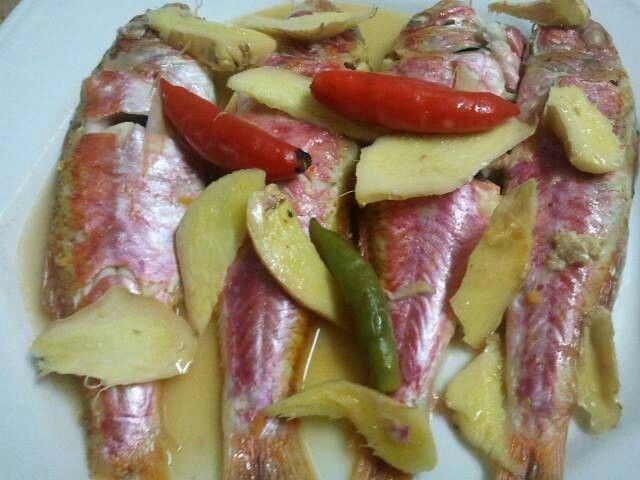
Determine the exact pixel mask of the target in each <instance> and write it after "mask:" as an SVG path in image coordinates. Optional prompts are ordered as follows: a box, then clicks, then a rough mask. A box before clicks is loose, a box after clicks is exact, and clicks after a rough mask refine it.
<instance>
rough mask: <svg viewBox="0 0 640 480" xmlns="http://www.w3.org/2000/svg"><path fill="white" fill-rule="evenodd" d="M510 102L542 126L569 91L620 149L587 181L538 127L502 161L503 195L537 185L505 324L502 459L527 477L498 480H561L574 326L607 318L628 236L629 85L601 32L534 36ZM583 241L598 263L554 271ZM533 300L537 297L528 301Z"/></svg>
mask: <svg viewBox="0 0 640 480" xmlns="http://www.w3.org/2000/svg"><path fill="white" fill-rule="evenodd" d="M530 43H531V45H530V47H531V52H532V53H531V55H530V57H529V58H528V59H527V61H526V64H525V75H524V77H523V80H522V83H521V86H520V90H519V93H518V103H519V105H520V109H521V115H522V117H523V118H525V119H529V120H531V119H534V118H535V117H537V116H540V115H541V113H542V111H543V109H544V105H545V102H546V97H547V93H548V90H549V88H550V87H551V86H552V85H556V84H557V85H576V86H578V87H579V88H581V89H582V90H583V91H584V92H585V95H586V96H587V97H588V98H589V100H590V101H591V102H593V103H594V104H595V105H596V106H597V107H598V109H599V110H600V111H601V112H602V113H603V114H604V115H605V116H607V117H608V118H609V119H610V120H611V121H612V123H613V125H614V131H615V132H616V133H617V135H618V137H619V138H620V141H621V143H622V144H623V145H624V146H625V155H626V160H625V162H624V165H623V166H622V168H620V169H619V170H617V171H615V172H611V173H608V174H605V175H590V174H587V173H582V172H580V171H578V170H577V169H576V168H574V167H573V166H572V165H571V164H570V163H569V161H568V159H567V156H566V154H565V153H564V149H563V147H562V144H561V143H560V141H559V140H558V139H557V138H556V137H555V136H554V134H553V133H552V132H550V131H548V130H546V129H545V128H544V127H540V128H539V129H538V131H537V132H536V134H535V135H534V136H533V137H531V138H530V139H528V140H527V141H525V142H524V143H523V144H521V145H520V146H518V147H517V148H516V149H515V150H514V151H513V152H512V153H511V155H510V161H509V166H508V167H507V170H506V178H507V188H508V189H512V188H515V187H516V186H517V185H520V184H522V183H523V182H525V181H527V180H528V179H535V180H536V181H537V182H538V202H539V205H540V206H539V209H538V213H537V216H536V221H535V225H534V231H533V236H534V241H535V247H534V251H533V254H532V261H531V269H530V272H529V274H528V277H527V279H526V281H525V283H524V287H523V289H522V291H521V292H520V294H518V296H517V297H516V298H515V300H514V302H513V304H512V305H511V306H510V308H509V310H508V311H507V314H506V323H507V342H506V345H507V350H506V388H507V398H508V403H507V408H508V418H509V423H510V439H509V441H510V449H511V455H512V457H513V459H514V461H516V462H518V463H520V464H522V465H523V466H524V467H525V468H524V470H525V471H527V475H526V476H525V477H518V476H515V475H513V474H511V473H510V472H508V471H506V470H503V471H501V472H499V473H498V478H500V479H517V478H527V479H529V480H535V479H545V480H557V479H561V478H562V475H563V464H564V448H565V442H566V435H567V426H568V421H569V418H570V416H571V413H572V411H573V408H574V405H575V402H576V385H575V375H576V372H575V369H576V365H577V362H578V352H579V342H580V334H581V330H582V318H583V316H584V315H585V314H587V313H588V312H589V310H590V309H592V308H597V307H603V308H605V309H607V310H609V311H610V310H611V308H612V307H613V302H614V300H615V292H616V288H617V282H618V279H619V274H620V269H621V266H622V263H623V261H624V252H625V245H626V239H627V235H628V230H627V229H628V227H627V221H628V215H629V208H630V203H631V197H632V194H633V187H632V181H633V176H634V172H635V169H636V164H637V136H636V123H635V114H634V111H633V105H634V102H633V98H632V94H631V89H630V86H629V81H628V78H627V76H626V73H625V72H624V70H623V68H622V65H621V64H620V59H619V57H618V54H617V52H616V50H615V47H614V46H613V43H612V40H611V38H610V37H609V35H608V34H607V32H606V31H605V30H604V28H603V27H602V26H601V25H600V24H598V23H596V22H594V21H589V22H588V23H587V24H585V25H584V26H583V27H580V28H568V29H562V28H557V27H540V28H537V29H536V30H535V31H534V34H533V38H532V40H531V42H530ZM561 234H562V235H567V234H579V235H587V236H589V237H590V238H592V239H593V240H594V241H596V242H597V244H598V246H599V248H598V252H597V255H595V256H590V258H588V259H584V260H580V261H572V260H567V261H562V262H561V263H557V262H555V263H554V262H553V261H552V260H553V259H554V258H557V256H558V253H557V252H556V251H555V248H556V242H557V239H558V235H561ZM531 292H535V293H536V295H533V296H532V295H530V293H531Z"/></svg>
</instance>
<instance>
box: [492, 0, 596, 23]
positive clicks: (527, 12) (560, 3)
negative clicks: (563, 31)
mask: <svg viewBox="0 0 640 480" xmlns="http://www.w3.org/2000/svg"><path fill="white" fill-rule="evenodd" d="M489 11H490V12H496V13H505V14H507V15H511V16H512V17H517V18H523V19H525V20H529V21H531V22H533V23H537V24H538V25H547V26H554V25H558V26H563V27H576V26H580V25H584V24H585V23H586V22H587V21H588V20H589V18H590V17H591V12H590V11H589V7H587V5H586V3H584V1H583V0H538V1H534V2H527V3H510V2H494V3H490V4H489Z"/></svg>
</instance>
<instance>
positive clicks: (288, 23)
mask: <svg viewBox="0 0 640 480" xmlns="http://www.w3.org/2000/svg"><path fill="white" fill-rule="evenodd" d="M376 10H377V9H375V8H369V9H367V10H366V11H361V12H316V13H312V14H310V15H303V16H299V17H291V18H285V19H280V18H269V17H261V16H258V15H248V16H246V17H241V18H239V19H237V20H236V21H235V22H234V23H235V24H236V25H239V26H241V27H245V28H250V29H253V30H259V31H261V32H264V33H268V34H272V35H283V36H285V37H289V38H295V39H297V40H323V39H325V38H330V37H334V36H336V35H339V34H341V33H342V32H345V31H347V30H349V29H351V28H353V27H355V26H356V25H358V24H359V23H361V22H362V21H364V20H366V19H368V18H371V17H373V16H374V15H375V14H376Z"/></svg>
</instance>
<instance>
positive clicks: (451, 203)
mask: <svg viewBox="0 0 640 480" xmlns="http://www.w3.org/2000/svg"><path fill="white" fill-rule="evenodd" d="M492 28H495V29H498V30H500V29H501V30H502V32H503V35H502V36H500V35H497V34H496V35H494V36H497V37H501V38H502V41H504V46H505V47H506V48H507V49H508V50H509V52H511V53H510V54H508V55H507V54H504V49H498V50H500V52H501V55H496V54H495V53H494V51H493V50H492V49H491V47H492V44H491V43H490V42H489V40H487V38H486V28H485V26H484V25H483V24H482V23H481V21H480V20H479V19H478V17H477V16H476V13H475V12H474V10H473V9H472V8H471V7H469V6H468V5H466V4H463V3H462V2H456V1H449V0H446V1H442V2H439V3H438V4H436V5H435V6H434V7H432V8H430V9H427V10H425V11H424V12H421V13H419V14H417V15H415V16H414V17H413V18H412V19H411V20H410V21H409V23H408V24H407V26H406V27H405V28H404V29H403V30H402V31H401V33H400V35H399V37H398V39H397V40H396V43H395V45H394V49H393V52H392V53H391V54H390V56H389V57H388V59H387V61H386V65H387V67H389V69H390V70H391V72H392V73H394V74H397V75H404V76H410V77H414V78H421V79H424V80H428V81H432V82H437V83H441V84H444V85H447V86H455V82H456V74H457V69H458V68H459V66H461V65H462V66H464V67H466V68H467V69H469V70H470V71H472V72H473V73H474V74H475V75H476V76H477V78H478V86H479V89H481V90H486V91H491V92H493V93H496V94H499V95H500V94H502V95H507V90H508V89H513V88H515V85H517V81H516V82H515V84H514V82H513V81H512V83H511V84H509V86H506V85H507V83H506V80H505V71H507V70H509V71H511V72H514V71H515V72H517V71H518V70H519V63H520V54H521V53H522V50H523V48H522V46H523V45H524V42H523V41H518V37H517V34H514V32H513V31H511V30H510V29H505V28H504V27H502V26H500V25H497V26H495V27H492ZM509 36H511V37H513V38H514V39H515V40H514V41H511V42H508V41H507V39H508V38H509ZM470 49H472V50H470ZM503 65H508V69H507V68H503ZM454 160H455V159H452V161H454ZM498 197H499V188H498V187H497V186H496V185H494V184H493V183H491V182H486V181H477V180H473V181H471V182H470V183H468V184H466V185H464V186H462V187H460V188H459V189H457V190H456V191H454V192H451V193H448V194H446V195H442V196H432V197H424V198H416V199H411V200H403V201H386V202H381V203H378V204H374V205H371V206H368V207H366V209H365V211H364V216H363V219H362V222H361V238H360V241H361V249H362V252H363V254H364V255H365V256H366V257H367V258H368V259H369V260H370V261H371V262H372V264H373V266H374V268H375V269H376V271H377V273H378V276H379V277H380V280H381V282H382V286H383V288H385V289H386V290H387V291H388V292H389V293H390V298H391V300H390V303H389V306H390V311H391V321H392V323H393V332H394V336H395V339H396V343H397V349H398V356H399V363H400V370H401V374H402V385H401V387H400V389H399V390H398V391H397V392H395V394H394V398H396V399H397V400H399V401H401V402H403V403H405V404H407V405H410V406H419V407H421V408H424V409H425V415H426V414H428V411H429V409H430V408H431V404H432V403H433V402H432V397H433V392H432V383H433V379H434V376H435V374H436V373H437V371H438V367H439V365H440V364H441V363H442V359H443V356H444V353H445V351H446V348H447V346H448V344H449V341H450V339H451V337H452V335H453V332H454V329H455V323H454V322H455V317H454V314H453V312H452V311H451V308H450V307H449V298H450V297H451V295H453V293H454V292H455V291H456V289H457V287H458V285H459V282H460V281H461V279H462V275H463V274H464V271H465V269H466V264H467V260H468V257H469V255H470V254H471V251H472V250H473V248H474V247H475V245H476V244H477V242H478V241H479V239H480V236H481V235H482V232H483V231H484V229H485V228H486V226H487V224H488V222H489V218H490V216H491V212H492V210H493V207H494V206H495V204H496V203H497V201H498ZM405 292H408V293H405ZM353 477H354V478H358V479H393V478H404V477H406V475H403V474H402V473H401V472H398V471H397V470H395V469H393V468H392V467H390V466H388V465H386V464H385V463H384V462H382V461H381V460H378V459H376V458H375V457H373V455H372V454H371V453H370V452H369V451H367V450H364V449H363V450H362V452H361V456H360V458H359V459H358V461H357V463H356V466H355V469H354V472H353Z"/></svg>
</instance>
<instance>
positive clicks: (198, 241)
mask: <svg viewBox="0 0 640 480" xmlns="http://www.w3.org/2000/svg"><path fill="white" fill-rule="evenodd" d="M264 184H265V173H264V172H263V171H262V170H258V169H250V170H238V171H237V172H233V173H230V174H228V175H225V176H224V177H222V178H220V179H218V180H216V181H215V182H213V183H211V184H210V185H209V186H208V187H207V188H206V189H205V190H204V191H203V192H202V193H201V194H200V196H199V197H198V198H197V199H196V200H195V201H194V202H193V203H192V204H191V205H190V206H189V208H188V209H187V212H186V213H185V215H184V217H182V220H181V222H180V225H179V226H178V231H177V232H176V250H177V252H178V264H179V266H180V275H181V278H182V283H183V285H184V295H185V303H186V306H187V315H188V317H189V322H190V323H191V325H192V326H193V328H195V329H196V331H197V332H198V333H199V334H201V333H202V332H203V331H204V329H205V328H206V326H207V324H208V323H209V319H210V318H211V314H212V313H213V310H214V308H215V306H216V304H217V302H218V296H219V295H220V292H221V291H222V287H223V284H224V279H225V276H226V273H227V269H228V268H229V266H230V265H231V263H232V262H233V260H234V259H235V257H236V253H237V252H238V249H239V248H240V246H241V245H242V243H243V242H244V240H245V238H246V237H247V216H246V215H247V202H248V201H249V196H250V195H251V194H252V193H253V192H255V191H257V190H262V189H263V188H264Z"/></svg>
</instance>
